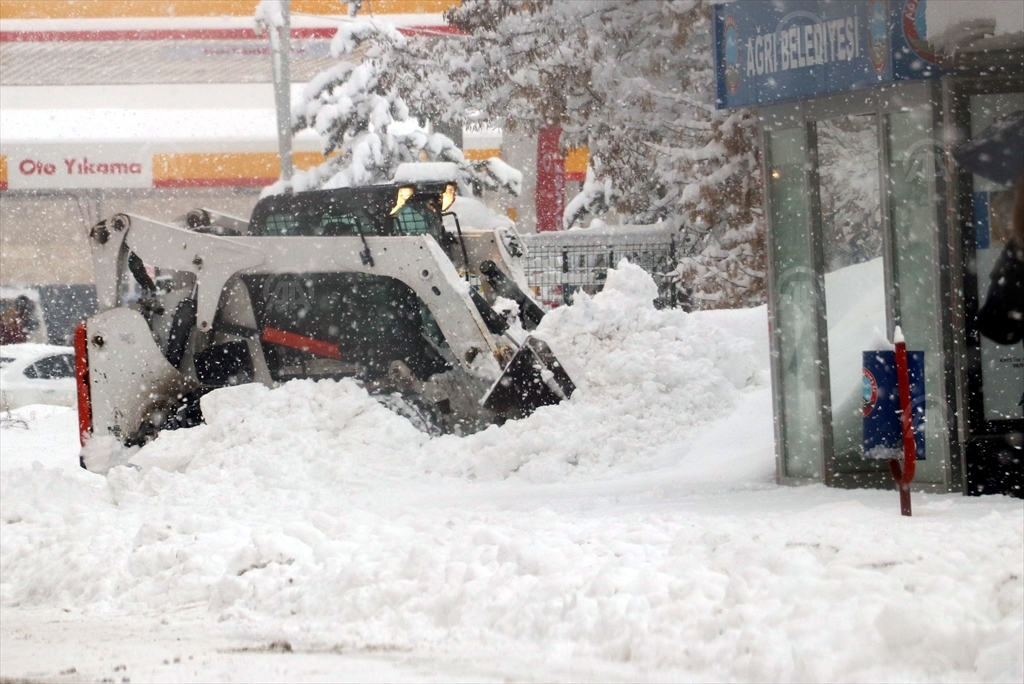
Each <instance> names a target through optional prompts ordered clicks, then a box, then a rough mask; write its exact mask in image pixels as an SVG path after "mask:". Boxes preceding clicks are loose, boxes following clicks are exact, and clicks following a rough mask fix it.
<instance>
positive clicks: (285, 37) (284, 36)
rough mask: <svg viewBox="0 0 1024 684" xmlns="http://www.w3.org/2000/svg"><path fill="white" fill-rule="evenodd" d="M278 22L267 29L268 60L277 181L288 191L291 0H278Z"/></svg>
mask: <svg viewBox="0 0 1024 684" xmlns="http://www.w3.org/2000/svg"><path fill="white" fill-rule="evenodd" d="M278 2H279V3H280V5H281V22H280V24H277V23H276V22H275V23H274V25H272V26H270V27H269V29H270V56H271V59H272V60H273V63H274V105H275V107H276V109H277V148H278V153H279V154H280V155H281V180H283V181H284V183H285V186H286V187H287V188H288V191H289V192H290V191H291V183H292V171H293V169H292V105H291V84H292V74H291V0H278Z"/></svg>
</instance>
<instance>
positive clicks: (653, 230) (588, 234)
mask: <svg viewBox="0 0 1024 684" xmlns="http://www.w3.org/2000/svg"><path fill="white" fill-rule="evenodd" d="M674 234H675V230H674V229H673V228H672V227H671V226H670V225H668V224H654V225H648V226H605V227H603V228H587V229H580V230H558V231H551V232H545V233H530V234H524V235H523V239H524V240H526V241H527V242H528V243H530V244H545V243H553V244H557V245H604V244H607V243H609V242H614V243H617V244H624V243H623V239H624V238H625V239H628V240H629V241H630V242H638V243H651V242H668V241H669V240H671V239H672V236H673V235H674Z"/></svg>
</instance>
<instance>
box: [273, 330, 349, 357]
mask: <svg viewBox="0 0 1024 684" xmlns="http://www.w3.org/2000/svg"><path fill="white" fill-rule="evenodd" d="M263 340H264V341H265V342H270V343H272V344H280V345H282V346H285V347H291V348H292V349H298V350H299V351H304V352H309V353H311V354H316V355H317V356H326V357H327V358H329V359H337V360H338V361H340V360H341V351H339V350H338V345H336V344H331V343H330V342H324V341H323V340H315V339H313V338H312V337H306V336H305V335H297V334H296V333H291V332H287V331H285V330H278V329H277V328H264V329H263Z"/></svg>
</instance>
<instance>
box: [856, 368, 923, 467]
mask: <svg viewBox="0 0 1024 684" xmlns="http://www.w3.org/2000/svg"><path fill="white" fill-rule="evenodd" d="M907 375H908V376H909V378H910V410H911V424H912V426H913V429H914V443H915V445H916V446H917V460H919V461H920V460H923V459H924V408H925V407H924V405H925V393H924V352H921V351H908V352H907ZM863 382H864V387H863V390H864V403H863V411H862V413H863V415H864V456H866V457H867V458H884V459H893V458H895V459H902V458H903V410H902V408H901V407H900V390H899V384H898V381H897V376H896V352H893V351H866V352H864V368H863Z"/></svg>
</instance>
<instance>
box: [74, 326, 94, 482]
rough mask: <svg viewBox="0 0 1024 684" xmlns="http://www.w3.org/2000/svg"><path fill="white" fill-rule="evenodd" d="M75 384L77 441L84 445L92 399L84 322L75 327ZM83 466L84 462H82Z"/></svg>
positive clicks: (89, 430)
mask: <svg viewBox="0 0 1024 684" xmlns="http://www.w3.org/2000/svg"><path fill="white" fill-rule="evenodd" d="M75 385H76V387H77V390H78V392H77V394H78V441H79V443H80V444H81V445H82V446H85V440H86V439H88V437H89V433H90V432H92V399H91V392H90V390H89V343H88V340H87V339H86V328H85V323H79V324H78V327H77V328H75ZM82 467H83V468H84V467H85V464H84V463H83V464H82Z"/></svg>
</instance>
